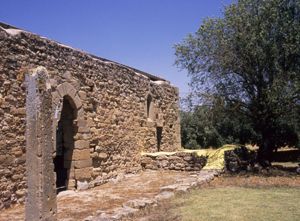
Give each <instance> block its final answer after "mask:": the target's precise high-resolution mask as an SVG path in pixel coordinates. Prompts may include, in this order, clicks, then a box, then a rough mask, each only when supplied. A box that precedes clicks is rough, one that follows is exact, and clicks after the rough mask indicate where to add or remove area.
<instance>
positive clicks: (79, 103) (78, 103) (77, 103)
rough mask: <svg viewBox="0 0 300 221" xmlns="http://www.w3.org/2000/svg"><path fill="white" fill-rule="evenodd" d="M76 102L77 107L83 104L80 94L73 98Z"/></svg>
mask: <svg viewBox="0 0 300 221" xmlns="http://www.w3.org/2000/svg"><path fill="white" fill-rule="evenodd" d="M73 101H74V103H75V106H76V108H77V109H79V108H80V107H81V106H82V102H81V99H80V97H79V96H78V95H76V96H75V97H74V99H73Z"/></svg>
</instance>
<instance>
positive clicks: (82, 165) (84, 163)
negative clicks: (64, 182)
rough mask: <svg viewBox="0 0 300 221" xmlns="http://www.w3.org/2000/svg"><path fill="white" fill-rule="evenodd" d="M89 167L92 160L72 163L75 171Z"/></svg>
mask: <svg viewBox="0 0 300 221" xmlns="http://www.w3.org/2000/svg"><path fill="white" fill-rule="evenodd" d="M91 166H92V159H87V160H78V161H74V167H75V169H80V168H85V167H91Z"/></svg>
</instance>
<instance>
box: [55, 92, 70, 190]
mask: <svg viewBox="0 0 300 221" xmlns="http://www.w3.org/2000/svg"><path fill="white" fill-rule="evenodd" d="M73 120H74V109H73V108H72V106H71V104H70V102H69V101H68V99H66V98H64V99H63V108H62V111H61V118H60V121H59V122H58V126H57V130H56V156H55V158H54V160H53V162H54V171H55V173H56V189H57V193H58V192H61V191H64V190H67V188H68V180H69V172H70V168H69V166H70V162H71V160H72V159H70V156H72V153H73V147H74V138H73V135H74V128H73ZM70 152H71V154H70Z"/></svg>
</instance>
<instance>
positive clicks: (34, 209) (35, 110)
mask: <svg viewBox="0 0 300 221" xmlns="http://www.w3.org/2000/svg"><path fill="white" fill-rule="evenodd" d="M26 83H27V96H26V118H27V119H26V150H27V153H26V174H27V186H28V190H27V193H28V196H27V199H26V210H25V213H26V216H25V217H26V218H25V219H26V220H49V221H51V220H56V212H57V208H56V187H55V179H54V175H53V174H54V173H53V171H54V167H53V159H52V148H53V139H52V127H51V125H52V121H51V114H52V113H51V107H52V97H51V87H50V85H49V84H48V73H47V71H46V69H45V68H42V67H39V68H37V69H33V70H31V71H30V73H29V75H27V76H26ZM42 175H43V176H42ZM19 179H20V175H17V174H15V175H13V177H12V180H14V181H16V180H19ZM24 193H25V191H24V190H23V191H22V190H17V191H16V195H17V196H19V197H23V196H24Z"/></svg>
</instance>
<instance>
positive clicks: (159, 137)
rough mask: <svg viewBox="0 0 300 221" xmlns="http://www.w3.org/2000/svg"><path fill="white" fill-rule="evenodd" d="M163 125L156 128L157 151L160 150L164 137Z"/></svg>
mask: <svg viewBox="0 0 300 221" xmlns="http://www.w3.org/2000/svg"><path fill="white" fill-rule="evenodd" d="M162 129H163V128H162V127H157V128H156V138H157V151H160V145H161V139H162Z"/></svg>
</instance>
